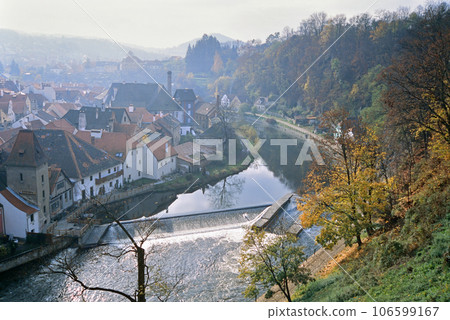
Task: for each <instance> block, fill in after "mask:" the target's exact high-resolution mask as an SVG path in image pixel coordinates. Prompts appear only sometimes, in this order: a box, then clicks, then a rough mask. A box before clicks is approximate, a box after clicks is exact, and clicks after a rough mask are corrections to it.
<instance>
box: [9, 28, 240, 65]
mask: <svg viewBox="0 0 450 320" xmlns="http://www.w3.org/2000/svg"><path fill="white" fill-rule="evenodd" d="M213 35H214V36H215V37H216V38H217V39H218V40H219V41H220V42H221V43H227V42H233V41H234V40H233V39H231V38H229V37H227V36H224V35H222V34H213ZM198 39H200V38H197V39H193V40H191V41H188V42H185V43H182V44H180V45H179V46H176V47H172V48H165V49H161V48H146V47H141V46H136V45H128V44H123V46H124V48H125V49H126V50H127V51H129V50H132V51H133V53H134V54H135V55H136V56H137V57H139V58H141V59H145V60H154V59H160V60H161V59H164V58H167V57H170V56H182V57H184V56H185V55H186V50H187V47H188V45H189V44H194V43H195V42H196V41H197V40H198ZM124 56H125V53H124V52H123V50H122V49H121V48H119V47H118V46H117V45H116V44H115V43H114V42H112V41H110V40H107V39H93V38H92V39H90V38H82V37H74V36H56V35H36V34H27V33H22V32H17V31H13V30H8V29H0V61H2V62H3V64H4V65H6V64H9V63H10V61H11V60H12V59H15V60H16V61H18V62H19V63H20V64H27V65H45V64H46V63H54V62H61V63H68V62H70V61H73V60H75V61H81V60H82V59H83V57H88V58H89V59H90V60H92V61H99V60H106V61H120V60H121V59H122V58H123V57H124Z"/></svg>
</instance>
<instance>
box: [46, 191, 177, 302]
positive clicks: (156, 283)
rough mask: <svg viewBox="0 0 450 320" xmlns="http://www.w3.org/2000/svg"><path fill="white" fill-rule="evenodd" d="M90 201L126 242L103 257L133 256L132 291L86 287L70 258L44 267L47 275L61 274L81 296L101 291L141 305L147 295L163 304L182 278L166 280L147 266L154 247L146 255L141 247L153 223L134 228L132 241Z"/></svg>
mask: <svg viewBox="0 0 450 320" xmlns="http://www.w3.org/2000/svg"><path fill="white" fill-rule="evenodd" d="M93 201H95V204H96V205H98V206H99V207H101V208H102V209H103V210H104V212H105V214H106V215H107V216H108V217H109V218H111V219H112V220H113V221H114V223H115V224H116V225H117V226H118V227H119V228H120V230H121V231H122V232H123V233H124V234H125V236H126V238H127V239H128V240H129V244H128V245H126V246H125V247H123V248H120V249H113V250H112V251H108V252H105V254H106V255H108V256H112V257H114V258H117V260H118V261H120V260H121V259H123V258H125V257H126V256H128V255H130V254H132V255H134V256H135V258H136V266H137V286H136V290H135V292H134V293H126V292H123V291H121V290H117V289H114V288H106V287H103V286H101V285H90V284H87V282H85V281H84V280H82V279H80V277H79V275H78V268H79V266H78V265H77V264H76V263H75V262H74V259H71V258H68V257H67V256H65V257H62V258H59V259H57V260H56V263H55V264H54V265H53V266H50V267H48V268H49V270H50V272H52V273H57V274H63V275H65V276H67V277H68V278H69V279H71V280H72V281H74V282H76V283H78V284H79V285H80V286H81V288H82V293H81V294H83V293H84V292H85V291H103V292H109V293H114V294H117V295H120V296H122V297H124V298H126V299H127V300H128V301H131V302H145V301H146V293H148V292H151V293H152V294H153V295H155V296H156V298H157V299H158V300H159V301H167V300H168V299H169V297H170V296H171V295H172V294H173V293H174V292H175V290H176V288H177V286H178V285H179V284H180V283H181V281H182V278H183V275H175V276H173V279H170V277H169V276H168V275H163V273H162V272H161V270H160V268H159V266H157V265H152V264H151V259H149V257H150V255H151V254H152V253H153V251H154V250H155V248H153V247H152V248H149V249H147V252H146V250H145V248H144V245H145V243H146V241H147V240H148V239H149V237H150V236H151V234H152V233H153V231H154V230H155V228H156V227H157V225H156V222H157V221H152V220H149V221H148V222H141V223H139V224H138V225H137V228H136V233H137V235H138V237H136V238H135V237H133V235H132V234H131V233H130V232H129V231H128V230H127V228H125V226H124V225H123V224H122V223H121V222H120V220H119V219H117V218H116V217H114V216H113V215H111V214H110V213H109V212H108V210H107V208H106V206H105V205H104V204H102V203H101V202H99V201H98V200H96V199H93Z"/></svg>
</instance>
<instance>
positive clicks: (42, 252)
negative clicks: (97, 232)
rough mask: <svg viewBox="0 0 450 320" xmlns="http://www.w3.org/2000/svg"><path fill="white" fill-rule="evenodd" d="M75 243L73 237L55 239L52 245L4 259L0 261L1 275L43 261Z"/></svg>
mask: <svg viewBox="0 0 450 320" xmlns="http://www.w3.org/2000/svg"><path fill="white" fill-rule="evenodd" d="M73 242H74V239H73V238H71V237H55V238H53V239H52V242H51V243H50V244H46V245H41V246H38V247H36V248H33V249H30V250H26V251H24V252H20V253H18V254H15V255H13V256H10V257H8V258H6V259H3V260H1V261H0V274H1V273H3V272H5V271H8V270H11V269H13V268H17V267H19V266H22V265H24V264H26V263H29V262H32V261H36V260H38V259H41V258H43V257H45V256H47V255H50V254H53V253H56V252H58V251H60V250H62V249H65V248H67V247H69V246H70V245H71V244H72V243H73Z"/></svg>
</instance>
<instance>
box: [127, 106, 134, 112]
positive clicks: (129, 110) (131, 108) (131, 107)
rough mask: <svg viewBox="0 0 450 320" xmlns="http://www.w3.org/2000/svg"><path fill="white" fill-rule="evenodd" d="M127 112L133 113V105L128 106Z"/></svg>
mask: <svg viewBox="0 0 450 320" xmlns="http://www.w3.org/2000/svg"><path fill="white" fill-rule="evenodd" d="M128 112H130V113H133V112H134V105H133V104H130V105H129V106H128Z"/></svg>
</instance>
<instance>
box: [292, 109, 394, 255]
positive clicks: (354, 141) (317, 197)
mask: <svg viewBox="0 0 450 320" xmlns="http://www.w3.org/2000/svg"><path fill="white" fill-rule="evenodd" d="M324 122H325V124H326V127H327V128H328V130H329V137H328V139H327V140H324V141H322V143H324V144H325V145H327V148H326V149H324V150H323V152H322V156H323V158H324V159H325V163H326V164H325V165H324V166H318V165H316V166H315V167H314V168H313V170H311V172H310V173H309V175H308V177H307V179H306V182H307V183H308V185H309V190H308V191H309V192H308V193H307V194H305V195H304V197H303V199H302V200H301V202H300V203H299V204H298V210H299V211H302V212H303V215H302V216H301V221H302V226H303V227H304V228H309V227H311V226H312V225H319V226H322V229H321V231H320V233H319V235H318V236H317V238H316V241H317V242H318V243H320V244H321V245H322V246H324V247H327V248H331V247H333V246H334V245H335V244H336V243H337V242H338V241H339V240H341V239H344V240H345V243H346V244H347V245H351V243H352V241H353V239H355V238H356V242H357V243H358V246H361V244H362V240H361V233H362V231H363V230H366V231H367V233H368V234H369V235H371V234H372V233H373V227H374V221H375V220H376V219H385V220H388V219H389V212H390V209H389V208H388V204H389V201H388V200H389V196H390V189H391V185H392V179H388V178H386V177H385V176H384V175H383V174H382V168H383V166H384V163H383V160H384V153H383V152H382V151H381V147H380V145H379V142H378V138H377V136H376V135H375V134H374V132H373V131H372V130H370V129H369V128H367V127H365V126H364V125H363V124H360V123H359V122H358V121H356V120H350V119H348V114H347V113H346V112H345V111H342V110H333V111H330V112H327V113H326V114H325V116H324Z"/></svg>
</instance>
